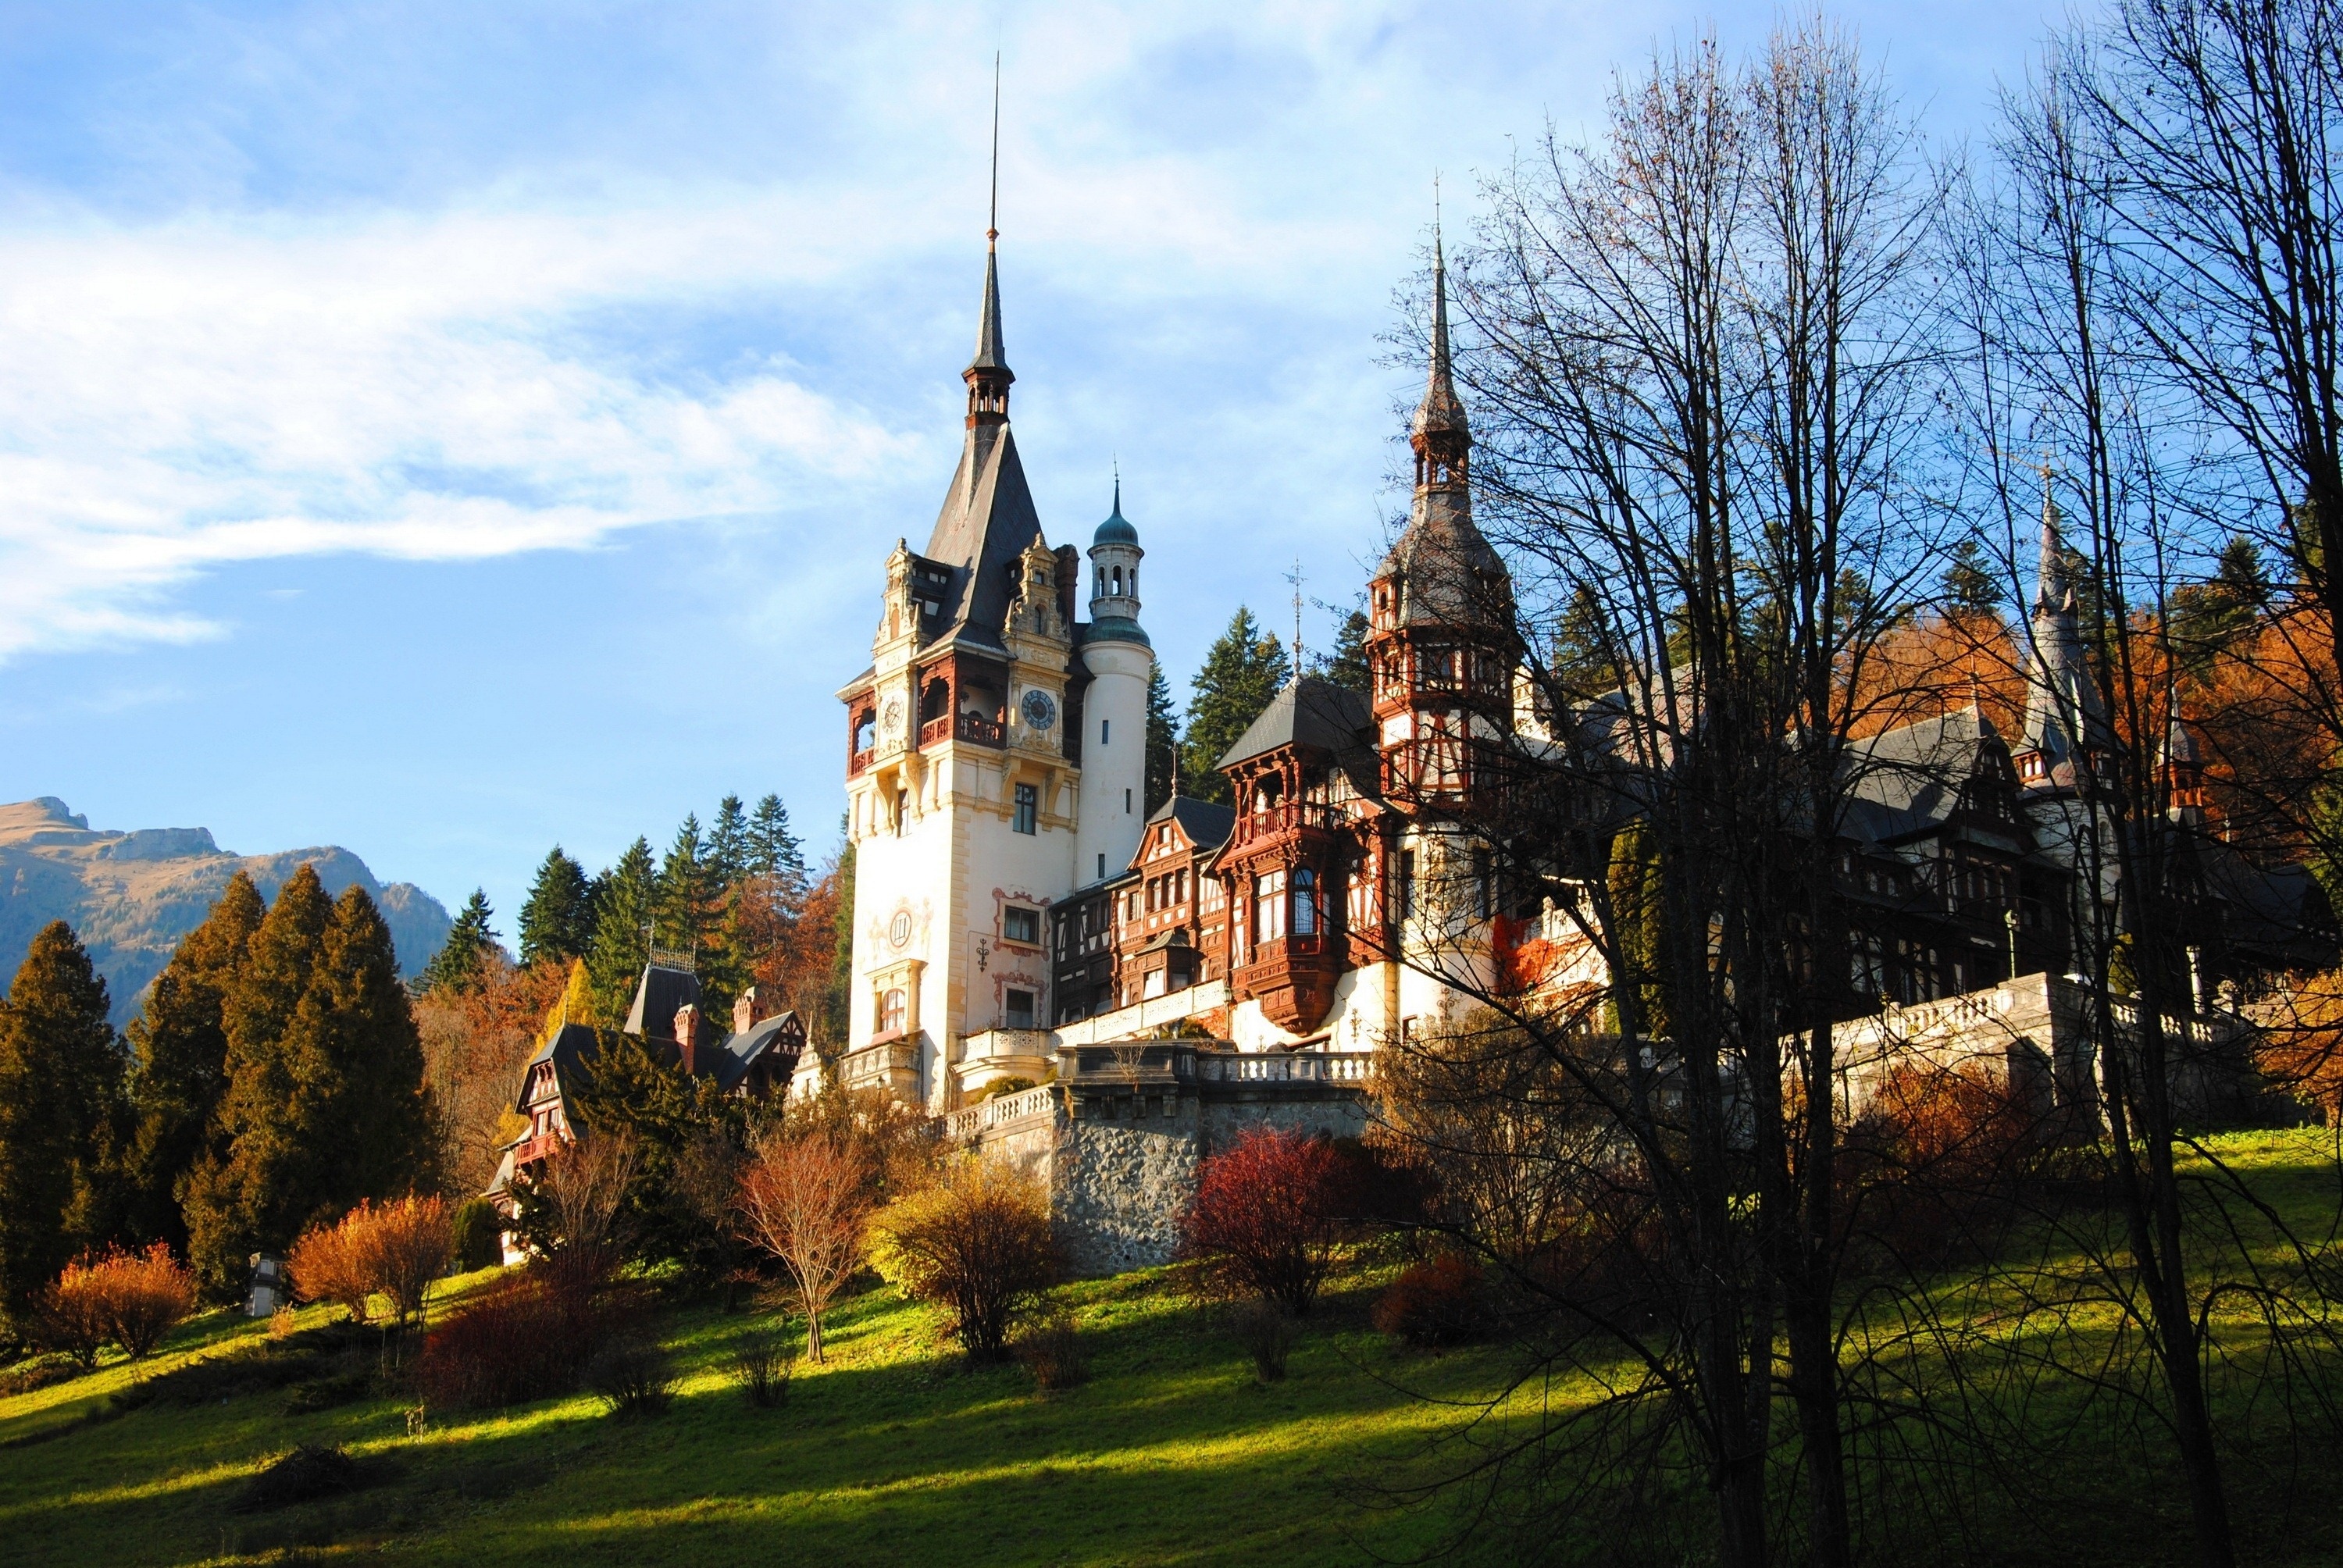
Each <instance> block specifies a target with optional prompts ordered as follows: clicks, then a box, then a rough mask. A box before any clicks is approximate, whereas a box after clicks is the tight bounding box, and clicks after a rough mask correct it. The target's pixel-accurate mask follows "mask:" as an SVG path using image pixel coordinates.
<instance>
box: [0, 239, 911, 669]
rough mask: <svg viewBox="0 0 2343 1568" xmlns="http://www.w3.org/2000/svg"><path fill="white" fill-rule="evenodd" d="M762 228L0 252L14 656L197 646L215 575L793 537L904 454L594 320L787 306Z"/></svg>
mask: <svg viewBox="0 0 2343 1568" xmlns="http://www.w3.org/2000/svg"><path fill="white" fill-rule="evenodd" d="M774 218H775V215H774V214H773V213H772V212H771V211H769V210H768V209H766V208H765V207H764V206H761V204H759V203H757V202H753V201H739V200H734V201H729V202H728V201H724V200H716V201H711V202H706V203H692V204H673V205H662V206H659V207H635V208H631V209H616V210H613V209H607V208H606V209H604V210H602V211H600V212H598V213H596V214H594V215H591V216H571V215H567V214H563V213H558V212H555V213H528V212H519V213H516V212H509V211H508V212H501V213H495V214H469V213H463V212H456V213H449V214H445V215H440V216H427V217H415V216H377V217H373V218H368V219H363V220H360V221H357V222H348V221H342V222H335V221H331V220H327V219H317V220H310V221H307V222H303V223H300V224H287V223H285V222H282V221H277V222H256V221H237V220H231V219H227V218H220V217H197V218H183V219H177V220H173V221H169V222H165V223H161V224H157V225H151V226H121V225H113V224H107V223H103V222H100V221H97V220H95V219H90V218H86V217H85V218H83V219H81V220H80V221H77V222H75V223H72V224H69V225H68V224H56V225H51V226H44V227H42V228H40V229H39V230H37V231H35V232H27V230H26V229H25V228H24V227H21V226H20V227H18V228H17V229H16V230H15V232H13V233H10V234H7V235H5V236H0V276H7V277H8V278H9V279H10V286H9V288H8V290H7V292H6V295H5V302H0V363H5V364H6V365H7V366H8V367H9V373H8V375H7V376H6V377H0V656H5V655H7V654H12V653H19V652H22V651H25V650H26V649H30V648H59V647H70V646H75V645H78V644H86V643H89V642H93V641H101V640H113V639H132V640H143V639H154V638H162V639H183V638H191V637H197V636H201V635H204V634H205V633H206V630H208V629H209V628H207V626H206V623H204V622H203V621H202V620H200V619H198V618H194V617H190V616H186V615H183V614H178V613H175V612H173V611H172V610H171V609H170V608H168V604H169V600H168V597H167V593H166V590H168V589H169V588H172V587H173V586H174V585H176V584H177V583H179V582H181V581H183V580H184V579H185V578H186V577H188V576H189V575H190V574H192V573H195V572H198V571H200V570H202V569H203V568H206V567H207V566H211V565H216V564H219V563H224V562H230V561H242V560H254V559H258V558H267V557H284V556H299V555H310V554H317V553H321V552H328V551H364V552H373V553H377V554H382V555H387V556H396V557H401V558H413V559H445V558H485V557H490V556H497V555H503V554H508V553H511V552H514V551H519V550H531V549H547V548H577V547H580V546H586V545H590V544H592V543H593V542H594V541H596V540H597V539H599V538H603V537H604V536H606V535H608V533H610V532H611V531H612V530H615V529H620V528H630V527H636V526H639V525H642V524H647V523H652V522H658V521H662V520H667V519H673V518H699V517H709V516H721V515H725V514H735V513H757V512H777V511H784V510H789V509H792V508H799V507H803V506H805V505H807V504H808V502H809V499H814V498H819V497H820V494H821V493H822V492H823V491H824V490H825V489H826V488H830V487H835V486H836V485H838V484H840V483H850V482H851V481H853V480H855V479H856V478H857V477H860V476H863V475H866V474H868V473H869V472H870V471H871V470H872V468H873V467H874V466H876V465H879V464H881V463H883V462H884V461H885V460H886V459H887V458H888V457H890V455H893V454H896V453H897V452H898V451H899V450H900V447H901V445H902V443H901V440H900V437H898V436H896V435H895V434H893V433H891V432H890V430H889V429H888V428H887V427H886V426H885V424H884V423H883V422H882V421H880V420H879V419H877V418H874V417H871V416H870V415H869V414H868V413H866V412H864V411H862V410H860V409H857V408H854V407H845V406H842V405H841V404H840V402H839V401H838V400H837V399H835V398H833V397H829V396H825V395H824V394H822V393H820V392H817V391H815V390H812V389H810V388H809V387H808V386H807V385H806V378H805V377H804V376H803V374H802V373H801V371H800V370H799V368H798V367H794V366H792V365H790V364H788V363H786V362H781V361H778V360H773V359H765V360H761V361H755V362H750V363H746V364H742V363H738V362H719V363H717V364H713V365H709V366H705V367H694V368H692V369H690V370H689V372H687V373H683V374H676V373H671V372H669V373H661V372H659V371H656V370H654V369H653V368H651V367H650V362H648V361H646V360H645V359H644V358H643V357H640V356H639V355H636V354H634V353H632V352H630V351H629V348H630V346H623V345H614V344H612V343H610V342H608V341H607V340H606V339H605V338H604V337H598V336H597V335H595V334H591V333H581V332H580V331H579V330H578V324H579V323H580V321H581V320H584V319H586V318H588V317H595V316H598V315H607V314H608V313H612V312H621V313H623V312H625V311H628V310H629V309H638V308H646V307H662V308H673V307H676V306H677V305H678V304H679V302H689V301H694V300H697V301H699V302H702V303H703V304H704V302H705V301H706V300H707V299H708V298H709V297H710V296H712V295H719V294H720V293H722V292H723V291H725V290H727V289H732V288H738V287H739V286H742V285H743V284H744V282H745V281H746V280H747V279H748V277H749V274H750V271H751V267H750V264H749V261H748V260H747V259H746V258H748V257H750V256H754V257H756V262H755V265H754V273H755V275H756V278H757V281H758V283H759V286H762V287H765V288H768V289H770V288H773V287H775V286H777V274H779V275H781V276H786V275H787V273H788V272H789V267H788V266H787V265H786V263H785V262H781V263H777V260H776V255H775V251H776V247H775V246H774V245H773V244H772V243H771V240H772V237H773V235H774V233H775V225H774Z"/></svg>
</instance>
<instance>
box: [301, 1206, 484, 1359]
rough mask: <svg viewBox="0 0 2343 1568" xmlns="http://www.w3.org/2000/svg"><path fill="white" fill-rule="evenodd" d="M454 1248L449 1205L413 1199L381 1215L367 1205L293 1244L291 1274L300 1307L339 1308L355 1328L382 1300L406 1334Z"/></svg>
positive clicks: (383, 1208) (381, 1211) (310, 1231)
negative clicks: (333, 1305)
mask: <svg viewBox="0 0 2343 1568" xmlns="http://www.w3.org/2000/svg"><path fill="white" fill-rule="evenodd" d="M453 1248H454V1237H453V1234H452V1228H451V1226H450V1224H449V1221H448V1216H447V1202H446V1201H444V1200H442V1199H439V1198H436V1197H433V1198H414V1197H408V1198H401V1199H399V1200H398V1201H396V1202H391V1203H385V1204H384V1205H382V1206H381V1207H380V1208H376V1207H375V1206H374V1205H372V1204H371V1203H365V1202H361V1203H360V1204H359V1205H358V1206H357V1208H355V1209H353V1210H351V1211H349V1212H348V1213H347V1214H345V1215H343V1216H342V1217H341V1218H340V1219H339V1220H337V1221H335V1222H334V1223H332V1224H330V1225H313V1226H311V1227H310V1228H309V1229H308V1230H307V1231H303V1232H302V1234H301V1239H300V1240H299V1241H296V1242H294V1243H293V1251H292V1254H291V1255H290V1256H289V1257H287V1259H286V1267H287V1270H288V1271H290V1272H291V1274H292V1276H293V1289H294V1291H295V1292H296V1293H297V1294H298V1295H299V1296H300V1297H301V1298H302V1300H304V1301H310V1302H340V1303H341V1304H342V1305H343V1306H346V1307H347V1308H348V1309H349V1310H350V1317H351V1318H352V1320H353V1321H355V1322H366V1317H367V1307H368V1305H369V1304H370V1302H371V1301H372V1298H373V1296H374V1294H375V1292H377V1291H378V1292H381V1293H382V1294H384V1295H386V1296H387V1297H389V1298H390V1310H391V1320H392V1322H394V1323H396V1324H397V1325H398V1326H400V1327H402V1328H403V1327H405V1326H406V1325H407V1323H408V1322H412V1321H414V1320H415V1319H417V1318H419V1317H421V1316H422V1314H423V1303H424V1297H425V1296H426V1294H427V1292H429V1291H430V1288H431V1282H432V1281H434V1280H436V1279H437V1278H438V1277H439V1276H440V1275H441V1274H442V1273H444V1272H446V1271H447V1259H448V1255H449V1253H450V1252H451V1251H453Z"/></svg>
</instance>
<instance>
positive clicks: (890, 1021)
mask: <svg viewBox="0 0 2343 1568" xmlns="http://www.w3.org/2000/svg"><path fill="white" fill-rule="evenodd" d="M906 1001H907V999H906V998H905V997H904V995H903V990H902V988H901V987H900V986H897V987H895V988H893V989H891V990H889V991H888V992H887V994H886V995H884V996H882V997H880V999H879V1032H880V1034H900V1033H902V1032H903V1016H904V1010H905V1005H906Z"/></svg>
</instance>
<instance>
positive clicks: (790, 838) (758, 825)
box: [749, 795, 806, 883]
mask: <svg viewBox="0 0 2343 1568" xmlns="http://www.w3.org/2000/svg"><path fill="white" fill-rule="evenodd" d="M749 869H750V870H751V871H753V872H755V873H756V874H757V875H758V876H760V877H779V878H782V879H786V880H788V881H789V882H792V883H801V882H803V881H804V880H805V879H806V863H805V846H804V845H803V844H801V843H799V841H798V836H797V835H796V834H795V833H792V832H790V831H789V808H788V807H787V806H784V805H782V804H781V798H780V797H779V795H768V796H766V797H765V798H764V799H761V800H759V801H758V802H757V812H756V815H755V816H753V817H751V818H749Z"/></svg>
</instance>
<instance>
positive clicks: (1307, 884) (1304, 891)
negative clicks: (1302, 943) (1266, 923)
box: [1293, 866, 1318, 937]
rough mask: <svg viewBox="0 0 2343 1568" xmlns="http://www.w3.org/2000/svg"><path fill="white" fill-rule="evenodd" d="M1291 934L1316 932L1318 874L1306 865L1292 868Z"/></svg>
mask: <svg viewBox="0 0 2343 1568" xmlns="http://www.w3.org/2000/svg"><path fill="white" fill-rule="evenodd" d="M1293 934H1294V935H1295V936H1297V937H1314V936H1316V935H1317V934H1318V875H1317V873H1316V872H1314V871H1312V869H1310V868H1309V867H1307V866H1296V867H1294V868H1293Z"/></svg>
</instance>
